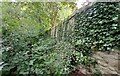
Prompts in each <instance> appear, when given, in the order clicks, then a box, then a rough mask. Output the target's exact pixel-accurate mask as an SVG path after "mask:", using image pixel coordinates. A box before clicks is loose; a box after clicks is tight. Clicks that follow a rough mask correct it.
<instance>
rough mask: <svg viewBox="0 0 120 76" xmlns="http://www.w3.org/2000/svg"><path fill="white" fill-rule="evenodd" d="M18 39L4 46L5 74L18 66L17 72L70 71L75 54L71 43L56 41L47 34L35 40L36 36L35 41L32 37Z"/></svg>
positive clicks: (63, 72) (55, 73)
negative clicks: (72, 56) (11, 44)
mask: <svg viewBox="0 0 120 76" xmlns="http://www.w3.org/2000/svg"><path fill="white" fill-rule="evenodd" d="M18 36H20V35H18ZM9 37H10V36H9ZM15 37H17V36H15ZM45 37H46V38H45ZM22 38H23V37H22ZM12 39H13V37H12ZM17 39H18V38H14V39H13V41H12V42H13V43H15V44H14V45H13V47H12V46H11V47H7V48H4V52H3V54H2V55H3V61H4V62H5V66H4V68H3V70H2V72H3V75H4V73H5V74H7V73H8V74H10V71H12V70H11V69H13V68H15V67H17V68H16V69H15V71H14V73H15V74H43V75H45V74H54V75H60V74H68V73H69V71H70V69H69V68H70V56H71V54H73V50H71V48H72V46H71V45H70V44H69V43H66V42H59V43H56V41H55V40H54V39H51V38H48V37H47V36H43V37H41V38H40V39H39V40H38V41H35V39H34V37H33V38H32V40H34V41H32V40H31V38H30V37H29V38H27V39H25V38H24V39H23V40H20V41H18V40H17ZM26 40H28V41H26ZM17 41H18V42H17ZM15 47H17V48H15Z"/></svg>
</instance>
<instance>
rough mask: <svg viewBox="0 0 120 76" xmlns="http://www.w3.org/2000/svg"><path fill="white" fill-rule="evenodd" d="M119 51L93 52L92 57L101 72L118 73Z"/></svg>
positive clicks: (119, 71)
mask: <svg viewBox="0 0 120 76" xmlns="http://www.w3.org/2000/svg"><path fill="white" fill-rule="evenodd" d="M119 55H120V51H114V52H110V53H107V52H100V51H99V52H95V53H94V55H93V57H95V58H96V60H97V66H96V67H97V68H98V69H99V70H100V72H101V73H102V74H119V75H120V57H119Z"/></svg>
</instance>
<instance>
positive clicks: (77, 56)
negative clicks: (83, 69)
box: [0, 2, 120, 76]
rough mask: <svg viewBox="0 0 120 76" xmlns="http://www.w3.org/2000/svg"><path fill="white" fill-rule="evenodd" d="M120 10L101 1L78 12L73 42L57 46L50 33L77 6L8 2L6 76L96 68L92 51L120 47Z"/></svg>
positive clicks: (4, 32)
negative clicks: (78, 67)
mask: <svg viewBox="0 0 120 76" xmlns="http://www.w3.org/2000/svg"><path fill="white" fill-rule="evenodd" d="M119 7H120V6H119V4H118V3H117V2H116V3H115V2H113V3H109V2H108V3H100V2H98V3H96V4H94V5H93V8H90V9H88V10H85V11H83V12H82V13H80V14H79V13H77V14H76V15H75V32H74V34H73V37H74V39H73V41H71V42H69V41H62V40H61V41H57V39H55V38H53V37H52V36H51V34H50V30H51V28H52V27H53V26H56V25H58V24H59V23H61V22H63V21H64V19H66V18H67V17H68V16H70V15H71V14H72V13H73V12H75V11H76V9H77V7H76V4H75V3H74V2H3V3H2V29H1V30H0V31H2V36H1V37H2V41H1V42H2V48H1V49H0V50H1V51H2V57H1V58H2V60H1V62H2V66H3V68H2V70H1V72H2V76H13V75H15V76H19V75H20V74H22V75H23V76H24V75H26V74H32V75H34V76H36V75H38V76H40V75H42V76H46V75H51V76H60V75H61V74H70V72H71V71H72V70H73V69H75V67H76V66H77V65H80V64H82V65H85V66H89V65H91V64H92V65H95V64H96V60H95V58H93V57H91V55H92V51H93V50H94V51H96V50H97V51H111V49H112V48H114V47H115V46H116V47H119V46H120V25H119V24H118V23H119V22H120V21H119V18H118V16H119V15H120V13H119V11H120V10H119ZM85 12H87V13H85ZM95 74H98V72H96V73H95Z"/></svg>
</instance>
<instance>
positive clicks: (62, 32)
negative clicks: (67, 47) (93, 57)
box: [51, 2, 120, 51]
mask: <svg viewBox="0 0 120 76" xmlns="http://www.w3.org/2000/svg"><path fill="white" fill-rule="evenodd" d="M119 10H120V9H119V3H118V2H96V3H89V4H88V5H86V6H84V7H82V8H81V9H79V10H78V11H77V12H76V13H74V14H73V15H71V16H70V17H68V18H67V19H66V20H65V21H63V23H61V24H59V25H57V26H55V27H53V28H52V31H51V35H52V36H53V37H54V38H56V39H57V40H58V41H60V40H65V41H70V42H72V43H73V44H75V46H76V47H77V48H78V49H79V50H83V51H84V50H90V49H91V50H102V51H104V50H105V51H106V50H110V49H111V48H113V47H114V46H119V44H120V25H119V24H118V22H119V20H118V19H119Z"/></svg>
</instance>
